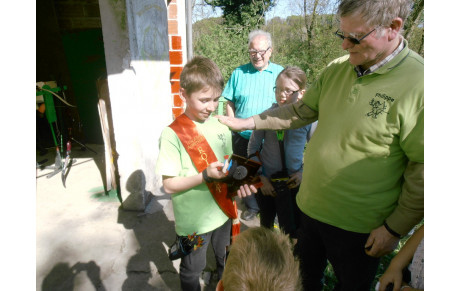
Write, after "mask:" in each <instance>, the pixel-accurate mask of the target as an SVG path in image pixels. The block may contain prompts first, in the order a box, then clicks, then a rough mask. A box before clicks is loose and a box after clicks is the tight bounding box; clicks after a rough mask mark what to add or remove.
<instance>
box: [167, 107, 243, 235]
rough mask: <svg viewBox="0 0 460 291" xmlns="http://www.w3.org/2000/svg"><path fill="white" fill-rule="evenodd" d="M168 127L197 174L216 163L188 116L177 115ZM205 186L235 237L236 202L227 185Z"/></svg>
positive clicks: (211, 152) (207, 145)
mask: <svg viewBox="0 0 460 291" xmlns="http://www.w3.org/2000/svg"><path fill="white" fill-rule="evenodd" d="M169 127H171V129H172V130H174V132H175V133H176V134H177V136H178V137H179V139H180V141H181V143H182V145H183V146H184V148H185V150H186V151H187V153H188V154H189V156H190V158H191V159H192V162H193V163H194V164H195V167H196V169H197V170H198V172H199V173H201V172H203V171H204V170H205V169H206V168H207V167H208V166H209V164H211V163H213V162H217V161H218V160H217V157H216V155H215V154H214V151H213V150H212V148H211V146H210V145H209V143H208V141H207V140H206V138H205V137H204V136H203V135H202V134H201V133H200V132H199V131H198V129H197V127H196V125H195V123H193V121H192V120H191V119H190V118H189V117H188V116H186V115H185V114H181V115H179V116H178V117H177V118H176V119H175V120H174V121H173V122H172V123H171V124H170V125H169ZM206 185H207V186H208V188H209V191H210V192H211V194H212V196H213V197H214V200H215V201H216V203H217V204H218V205H219V207H220V209H222V211H223V212H224V213H225V215H227V216H228V217H229V218H231V219H232V220H233V224H232V236H236V235H237V234H238V233H239V232H240V223H239V221H238V209H237V206H236V202H235V201H233V199H232V197H231V195H230V193H228V191H227V184H225V183H222V182H212V183H206Z"/></svg>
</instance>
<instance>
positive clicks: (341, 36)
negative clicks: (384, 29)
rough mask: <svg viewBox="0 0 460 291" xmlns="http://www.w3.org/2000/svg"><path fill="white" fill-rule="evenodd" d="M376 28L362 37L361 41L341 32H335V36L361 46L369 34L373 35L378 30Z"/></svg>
mask: <svg viewBox="0 0 460 291" xmlns="http://www.w3.org/2000/svg"><path fill="white" fill-rule="evenodd" d="M376 29H377V27H376V28H374V29H373V30H371V31H369V32H368V33H366V34H365V35H364V36H363V37H361V38H360V39H357V38H354V37H350V36H345V35H343V34H342V33H339V30H337V31H336V32H335V35H337V36H338V37H340V38H341V39H342V40H345V39H348V40H349V41H350V42H351V43H353V44H360V43H361V41H362V40H363V39H365V38H366V37H367V36H368V35H369V34H371V33H372V32H373V31H374V30H376Z"/></svg>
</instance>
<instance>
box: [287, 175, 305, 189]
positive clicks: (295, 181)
mask: <svg viewBox="0 0 460 291" xmlns="http://www.w3.org/2000/svg"><path fill="white" fill-rule="evenodd" d="M300 182H302V172H300V171H299V172H295V173H294V174H291V176H290V178H289V180H288V181H287V186H288V188H289V189H293V188H296V187H298V186H299V185H300Z"/></svg>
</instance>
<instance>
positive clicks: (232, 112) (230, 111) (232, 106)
mask: <svg viewBox="0 0 460 291" xmlns="http://www.w3.org/2000/svg"><path fill="white" fill-rule="evenodd" d="M227 116H228V117H235V104H234V103H233V102H232V101H227Z"/></svg>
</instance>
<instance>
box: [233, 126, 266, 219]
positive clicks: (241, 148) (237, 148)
mask: <svg viewBox="0 0 460 291" xmlns="http://www.w3.org/2000/svg"><path fill="white" fill-rule="evenodd" d="M248 143H249V140H247V139H245V138H244V137H242V136H241V135H239V134H238V133H236V132H232V146H233V153H234V154H236V155H239V156H242V157H245V158H246V157H248ZM243 202H244V204H245V205H246V208H247V209H248V210H251V211H254V212H259V211H260V209H259V205H257V200H256V197H255V195H254V194H252V195H250V196H246V197H243Z"/></svg>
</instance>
